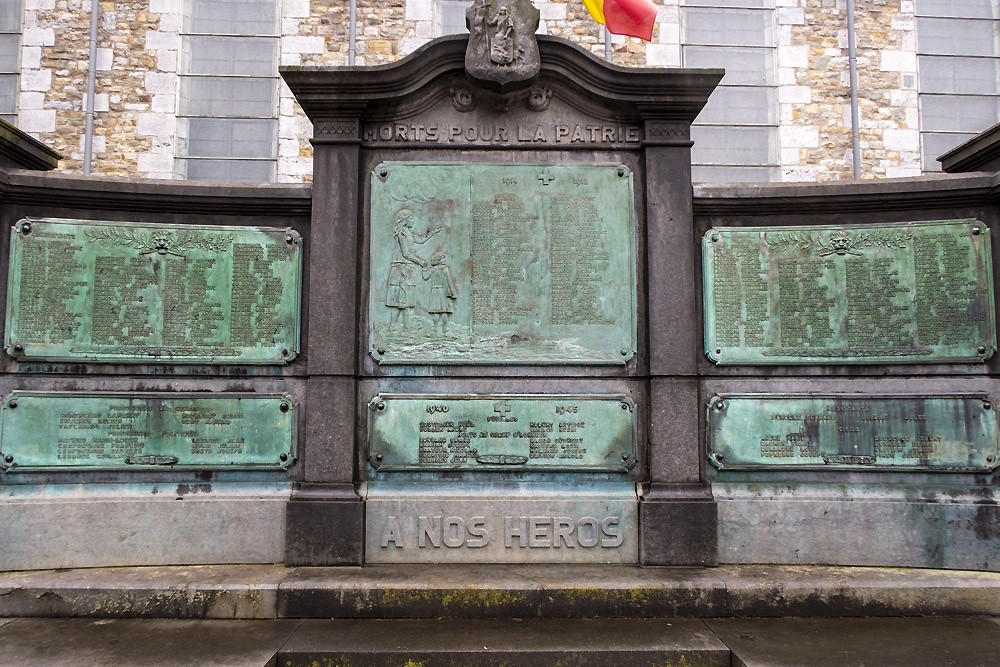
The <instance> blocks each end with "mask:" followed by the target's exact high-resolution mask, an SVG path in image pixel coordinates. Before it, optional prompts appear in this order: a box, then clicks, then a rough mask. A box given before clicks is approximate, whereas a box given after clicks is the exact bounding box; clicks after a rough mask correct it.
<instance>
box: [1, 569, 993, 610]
mask: <svg viewBox="0 0 1000 667" xmlns="http://www.w3.org/2000/svg"><path fill="white" fill-rule="evenodd" d="M12 616H32V617H39V616H50V617H70V616H74V617H97V618H229V619H233V618H244V619H253V618H263V619H266V618H372V619H380V618H382V619H388V618H415V619H416V618H431V619H437V618H454V619H459V618H470V619H476V618H479V619H483V618H501V619H502V618H553V619H556V618H576V619H580V618H667V617H691V618H697V617H777V616H825V617H832V616H1000V573H996V572H966V571H955V570H913V569H901V568H856V567H855V568H852V567H827V566H776V565H726V566H721V567H717V568H642V567H634V566H612V565H602V566H594V565H590V566H581V565H520V566H513V565H510V566H508V565H475V566H474V565H466V566H456V565H443V566H433V565H379V566H370V567H364V568H351V567H348V568H286V567H283V566H281V565H231V566H223V565H204V566H174V567H140V568H97V569H82V570H39V571H23V572H0V617H12Z"/></svg>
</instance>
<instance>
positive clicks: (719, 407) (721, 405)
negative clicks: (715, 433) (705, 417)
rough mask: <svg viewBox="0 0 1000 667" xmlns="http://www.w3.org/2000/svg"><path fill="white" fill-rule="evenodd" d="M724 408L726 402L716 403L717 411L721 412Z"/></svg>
mask: <svg viewBox="0 0 1000 667" xmlns="http://www.w3.org/2000/svg"><path fill="white" fill-rule="evenodd" d="M724 407H726V404H725V402H724V401H716V402H715V409H716V410H721V409H722V408H724Z"/></svg>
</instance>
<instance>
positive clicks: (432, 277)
mask: <svg viewBox="0 0 1000 667" xmlns="http://www.w3.org/2000/svg"><path fill="white" fill-rule="evenodd" d="M423 276H424V280H426V281H428V282H429V283H430V284H431V295H430V299H429V300H428V302H427V312H428V314H430V316H431V318H432V319H433V320H434V330H435V331H437V330H438V329H440V330H441V333H447V332H448V319H449V318H450V317H451V314H452V313H453V312H455V306H454V304H453V303H452V302H453V301H454V300H455V299H456V298H458V294H457V290H456V289H455V280H454V279H453V278H452V277H451V269H449V268H448V265H447V264H445V263H444V253H443V252H436V253H434V254H433V255H431V264H430V266H428V267H425V268H424V270H423Z"/></svg>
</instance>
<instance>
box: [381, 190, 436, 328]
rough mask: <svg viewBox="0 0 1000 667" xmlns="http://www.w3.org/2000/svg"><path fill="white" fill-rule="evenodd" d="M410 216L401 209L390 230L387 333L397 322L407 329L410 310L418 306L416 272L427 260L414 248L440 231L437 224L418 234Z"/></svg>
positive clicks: (424, 266)
mask: <svg viewBox="0 0 1000 667" xmlns="http://www.w3.org/2000/svg"><path fill="white" fill-rule="evenodd" d="M413 217H414V215H413V211H411V210H410V209H408V208H404V209H401V210H400V211H399V213H397V214H396V219H395V226H394V228H393V231H392V238H393V249H392V265H391V266H390V267H389V279H388V282H387V284H386V291H385V305H386V306H387V307H389V308H391V309H392V311H391V312H392V314H391V315H390V320H389V329H390V330H392V329H395V328H396V325H397V324H398V323H400V321H401V324H402V327H403V329H407V328H409V323H410V311H411V310H413V308H414V307H416V304H417V282H416V278H415V275H416V269H417V268H418V267H419V268H421V269H426V268H427V267H428V263H427V261H426V260H424V259H423V258H422V257H420V255H418V254H417V251H416V246H418V245H422V244H423V243H426V242H427V240H428V239H430V238H431V237H432V236H434V235H435V234H437V233H438V232H440V231H441V229H442V226H441V225H438V226H437V227H434V228H433V229H430V230H428V232H427V233H426V234H417V233H415V232H414V231H413Z"/></svg>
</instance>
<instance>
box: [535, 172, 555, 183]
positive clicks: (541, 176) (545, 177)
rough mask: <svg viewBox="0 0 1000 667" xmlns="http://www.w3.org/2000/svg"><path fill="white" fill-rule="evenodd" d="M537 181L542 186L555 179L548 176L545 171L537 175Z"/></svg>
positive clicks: (550, 175)
mask: <svg viewBox="0 0 1000 667" xmlns="http://www.w3.org/2000/svg"><path fill="white" fill-rule="evenodd" d="M538 180H540V181H541V182H542V185H548V184H549V183H551V182H552V181H554V180H556V177H555V176H553V175H552V174H550V173H549V171H548V170H547V169H546V170H545V171H543V172H542V173H540V174H539V175H538Z"/></svg>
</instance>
